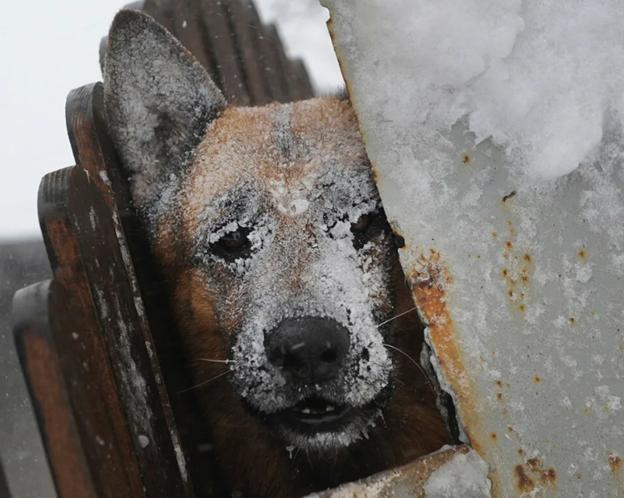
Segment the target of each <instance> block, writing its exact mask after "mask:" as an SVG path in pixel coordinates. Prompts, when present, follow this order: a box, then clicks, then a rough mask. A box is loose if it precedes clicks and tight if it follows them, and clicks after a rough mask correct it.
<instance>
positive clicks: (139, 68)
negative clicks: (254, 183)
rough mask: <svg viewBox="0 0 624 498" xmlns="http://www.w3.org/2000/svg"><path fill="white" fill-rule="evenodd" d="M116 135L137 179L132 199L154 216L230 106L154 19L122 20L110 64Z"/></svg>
mask: <svg viewBox="0 0 624 498" xmlns="http://www.w3.org/2000/svg"><path fill="white" fill-rule="evenodd" d="M104 104H105V108H106V115H107V119H108V127H109V130H110V133H111V136H112V138H113V141H114V143H115V147H116V148H117V151H118V152H119V154H120V156H121V159H122V161H123V162H124V165H125V167H126V168H127V169H128V171H129V173H130V175H131V181H132V196H133V200H134V202H135V204H136V205H137V206H138V207H139V208H140V209H142V210H144V211H147V212H152V213H153V208H154V207H155V206H154V205H155V204H156V203H157V201H158V199H159V198H160V197H162V195H163V190H164V189H166V188H167V187H168V186H169V185H170V184H171V179H172V178H175V177H179V172H180V170H181V169H182V168H183V167H185V166H186V164H187V162H188V161H189V159H190V157H191V156H192V153H193V151H194V149H195V147H196V146H197V145H198V144H199V142H200V141H201V139H202V138H203V136H204V134H205V132H206V128H207V126H208V124H209V123H210V122H211V121H212V120H213V119H214V118H215V117H217V115H218V113H219V111H220V110H221V109H222V108H223V107H224V106H225V99H224V98H223V95H222V94H221V92H220V91H219V89H218V88H217V86H216V85H215V84H214V83H213V82H212V80H211V79H210V76H208V73H207V72H206V71H205V70H204V68H203V67H202V66H201V65H200V64H199V62H197V61H196V60H195V58H194V57H193V56H192V55H191V54H190V52H188V51H187V50H186V49H185V48H184V47H183V46H182V44H181V43H180V42H179V41H178V40H176V39H175V38H174V37H173V35H171V34H170V33H169V32H168V31H167V30H166V29H165V28H164V27H163V26H161V25H160V24H158V23H157V22H156V21H154V19H152V18H151V17H149V16H148V15H146V14H144V13H141V12H139V11H134V10H122V11H121V12H119V13H118V14H117V16H116V17H115V20H114V21H113V25H112V27H111V29H110V33H109V36H108V47H107V50H106V58H105V63H104Z"/></svg>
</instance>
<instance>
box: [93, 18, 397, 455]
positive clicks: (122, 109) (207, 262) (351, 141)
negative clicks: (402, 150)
mask: <svg viewBox="0 0 624 498" xmlns="http://www.w3.org/2000/svg"><path fill="white" fill-rule="evenodd" d="M105 100H106V107H107V113H108V118H109V121H110V127H111V130H112V133H113V138H114V140H115V143H116V146H117V148H118V149H119V151H120V153H121V155H122V158H123V160H124V163H125V165H126V166H127V167H128V168H129V170H130V172H131V173H132V178H131V179H132V187H133V197H134V200H135V203H136V204H137V205H138V207H139V208H140V210H141V211H142V212H143V214H144V215H145V218H146V221H147V223H148V225H149V228H150V233H151V236H152V242H153V246H154V248H155V251H156V253H157V255H158V256H159V258H160V260H161V263H162V265H163V266H164V267H165V269H166V271H167V272H168V275H169V277H170V280H172V287H173V288H174V291H173V300H174V305H175V307H176V311H177V314H178V319H179V322H180V324H181V329H182V330H181V333H182V334H183V336H184V339H185V341H186V345H187V351H188V352H189V355H190V356H191V360H192V359H193V356H195V357H196V358H200V359H201V358H204V359H206V358H209V359H210V358H212V359H215V356H218V358H216V359H218V360H226V361H227V362H228V363H227V365H228V366H230V370H231V375H230V378H229V381H230V383H231V386H232V388H233V390H234V392H235V393H236V394H237V395H238V396H239V397H240V398H241V399H242V400H243V402H244V404H245V405H246V406H247V407H248V408H249V409H250V410H251V412H253V413H254V414H255V415H257V416H259V417H261V418H262V419H263V420H265V421H266V422H267V423H268V424H269V426H270V427H271V428H272V429H273V430H274V431H275V432H276V433H278V434H279V435H280V436H281V437H282V439H284V440H285V441H286V443H287V444H289V445H292V446H296V447H299V448H303V449H307V450H323V449H328V448H337V447H344V446H348V445H350V444H351V443H353V442H355V441H357V440H358V439H360V438H361V437H362V436H365V435H366V433H367V431H368V430H369V428H370V427H371V426H372V425H373V424H374V423H375V421H376V418H377V417H378V415H379V408H380V406H381V404H382V402H383V400H384V398H385V397H386V396H387V394H388V391H389V384H390V377H391V374H392V363H391V361H390V358H389V356H388V354H387V350H386V349H385V347H384V338H383V336H382V333H381V331H380V328H379V327H380V324H382V323H383V322H384V321H385V320H387V319H388V318H389V316H390V314H391V313H392V310H393V306H394V303H392V302H391V298H390V296H391V289H390V288H389V287H390V281H389V278H390V277H389V275H390V273H391V267H392V264H393V262H394V261H395V259H394V258H395V256H394V252H393V249H394V246H393V243H392V235H391V233H390V231H389V229H388V227H387V222H386V221H385V217H384V215H383V212H382V211H381V207H380V202H379V198H378V195H377V191H376V189H375V186H374V184H373V181H372V178H371V173H370V166H369V164H368V161H367V158H366V154H365V151H364V148H363V145H362V143H361V139H360V137H359V134H358V131H357V125H356V122H355V117H354V115H353V112H352V110H351V108H350V106H349V105H348V104H347V103H345V102H340V101H339V100H337V99H333V98H327V99H314V100H309V101H304V102H298V103H295V104H290V105H277V104H276V105H271V106H266V107H262V108H228V107H226V105H225V102H224V100H223V97H222V96H221V94H220V92H219V91H218V89H217V88H216V87H215V86H214V84H213V83H212V81H210V79H209V77H208V76H207V75H206V73H205V72H204V71H203V69H202V68H201V67H200V66H199V65H198V64H197V63H196V62H195V61H194V60H193V59H192V58H191V57H190V55H189V54H188V53H186V52H185V51H184V50H183V49H182V48H181V47H180V46H179V45H178V44H177V42H175V41H174V40H173V39H172V38H171V37H170V35H169V34H168V33H167V32H166V31H165V30H164V29H163V28H161V27H159V26H158V25H156V24H155V23H154V22H153V21H151V19H150V18H148V17H146V16H144V15H142V14H138V13H133V12H124V13H121V14H120V15H118V17H117V18H116V20H115V23H114V25H113V28H112V30H111V36H110V42H109V53H108V58H107V63H106V78H105ZM214 371H215V370H214V366H213V365H203V366H201V367H197V368H196V369H195V371H194V374H195V376H196V380H197V381H198V382H202V381H204V380H206V379H207V378H208V376H209V374H210V373H212V372H214Z"/></svg>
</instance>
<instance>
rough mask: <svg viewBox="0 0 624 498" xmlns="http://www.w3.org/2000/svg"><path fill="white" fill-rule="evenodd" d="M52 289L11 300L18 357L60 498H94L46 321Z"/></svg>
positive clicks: (39, 287) (47, 285) (48, 285)
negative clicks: (12, 302) (12, 301)
mask: <svg viewBox="0 0 624 498" xmlns="http://www.w3.org/2000/svg"><path fill="white" fill-rule="evenodd" d="M53 287H54V286H53V284H52V282H51V281H45V282H40V283H38V284H35V285H32V286H30V287H27V288H25V289H22V290H20V291H19V292H17V294H16V295H15V298H14V305H13V316H14V320H15V340H16V346H17V352H18V355H19V358H20V362H21V364H22V368H23V371H24V373H25V375H26V380H27V384H28V389H29V392H30V396H31V400H32V404H33V407H34V410H35V414H36V416H37V421H38V423H39V427H40V428H41V433H42V436H43V444H44V447H45V451H46V455H47V457H48V461H49V464H50V469H51V471H52V476H53V479H54V483H55V486H56V489H57V492H58V495H59V496H60V497H62V498H95V497H96V496H97V493H96V491H95V488H94V484H93V481H92V476H91V473H90V471H89V467H88V465H87V460H86V458H85V454H84V452H83V449H82V444H81V440H80V436H79V433H78V429H77V424H76V420H75V417H74V412H73V407H72V404H71V399H70V394H69V393H68V390H67V385H66V380H65V378H64V377H63V371H62V368H61V365H60V361H59V358H58V355H57V353H56V347H55V344H54V340H53V338H52V334H51V331H50V323H49V321H48V317H49V307H50V298H51V295H52V293H53V292H52V290H51V289H52V288H53ZM54 288H55V290H56V291H57V292H58V291H59V290H60V289H59V287H58V286H56V287H54ZM103 463H104V464H105V465H106V462H103ZM0 494H1V493H0Z"/></svg>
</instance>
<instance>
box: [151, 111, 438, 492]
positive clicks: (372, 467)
mask: <svg viewBox="0 0 624 498" xmlns="http://www.w3.org/2000/svg"><path fill="white" fill-rule="evenodd" d="M279 109H280V106H278V105H274V106H269V107H265V108H260V109H237V108H229V109H226V110H225V112H224V113H223V114H222V115H221V117H220V118H218V119H217V120H216V121H215V122H214V123H213V124H212V125H211V127H210V129H209V130H208V133H207V135H206V138H205V139H204V141H203V142H202V143H201V144H200V145H199V148H198V150H197V151H196V153H195V161H194V162H193V164H192V166H191V167H190V169H189V171H188V174H187V176H186V180H185V183H184V185H183V187H182V194H181V195H182V198H183V199H184V201H183V202H182V203H181V206H182V207H181V208H180V209H181V212H178V213H175V216H174V215H173V214H172V216H170V217H169V218H167V217H165V219H163V220H162V222H161V224H160V226H159V235H158V237H157V241H156V243H155V251H156V254H157V256H158V258H159V259H160V261H161V264H162V266H163V267H164V270H165V272H166V274H167V276H168V281H169V288H170V295H171V299H172V301H173V303H174V308H175V311H176V316H177V320H178V325H179V331H180V333H181V334H182V338H183V341H184V345H185V349H186V354H187V357H188V361H189V366H190V369H191V372H192V376H193V378H194V380H195V382H196V383H197V384H200V383H202V382H205V381H206V380H208V379H211V378H213V377H215V376H217V375H219V374H221V373H223V372H226V371H227V366H226V365H223V364H213V363H206V362H200V361H195V360H196V359H198V358H213V359H225V358H228V354H229V348H230V347H231V344H232V336H233V334H235V333H236V332H235V331H236V330H237V327H238V326H239V324H240V322H241V320H242V318H243V317H242V316H241V313H243V312H244V310H240V309H236V308H235V307H233V306H230V307H229V308H228V309H227V312H225V313H221V314H220V316H218V315H219V314H218V313H217V310H216V309H215V302H216V301H217V300H218V299H219V298H220V297H223V296H217V295H215V292H216V290H215V289H210V288H209V287H210V286H207V285H206V277H205V275H204V273H203V271H202V270H200V269H197V268H195V267H194V266H193V265H192V264H191V260H192V243H191V242H190V241H192V240H194V237H195V234H196V233H197V231H198V230H200V229H201V227H200V225H199V221H198V220H199V219H200V213H201V210H202V209H203V206H204V204H205V202H206V199H210V198H211V197H213V196H217V195H221V194H223V193H224V192H226V191H227V190H228V189H229V188H231V187H232V186H233V185H235V184H236V183H237V182H239V181H240V175H241V171H243V172H244V173H243V174H245V175H252V176H255V177H259V178H263V179H269V178H271V176H272V175H276V164H279V163H280V162H284V161H290V162H291V163H292V164H291V166H290V167H289V169H288V173H287V174H288V175H290V176H289V178H288V180H287V181H292V182H297V181H298V180H299V177H300V175H301V174H303V173H304V172H305V171H306V169H308V168H310V165H309V157H299V156H297V154H298V152H297V151H293V150H290V151H288V150H286V151H285V150H283V148H282V149H280V147H278V146H276V144H275V142H272V141H269V140H267V137H268V136H270V134H271V133H272V131H271V130H272V129H273V127H274V123H273V117H274V115H275V113H276V112H279ZM319 122H320V123H323V125H322V126H318V123H319ZM290 126H291V130H292V133H293V136H294V137H295V141H299V142H302V143H303V142H305V143H304V144H303V146H302V147H303V148H304V149H305V148H306V147H310V146H311V144H312V145H314V146H315V150H313V151H312V154H331V153H338V152H336V151H337V150H339V154H340V155H343V154H345V150H346V153H351V154H352V155H353V154H355V155H360V156H361V155H362V154H363V148H361V145H358V146H357V147H355V146H353V145H352V144H354V143H356V144H360V141H359V140H360V139H359V135H358V131H357V125H356V121H355V117H354V115H353V112H352V110H351V109H350V107H349V105H348V104H347V103H345V102H341V101H339V100H337V99H323V100H316V101H309V102H302V103H298V104H295V107H294V110H293V112H292V117H291V125H290ZM319 149H320V150H319ZM361 159H362V160H363V161H365V158H361ZM288 223H297V221H296V220H292V221H288ZM305 229H306V227H305V226H300V227H297V230H304V231H305ZM297 252H298V253H301V254H300V255H294V254H293V255H292V257H296V258H298V260H297V264H299V265H305V264H306V258H305V248H297ZM392 261H393V262H392V288H393V289H394V296H393V299H392V301H393V302H394V303H395V306H394V310H392V312H391V313H389V314H390V315H395V314H398V313H401V312H402V311H405V310H407V309H409V308H411V307H412V306H413V304H412V300H411V296H410V292H409V290H408V288H407V286H406V285H405V283H404V277H403V274H402V271H401V268H400V265H399V262H398V257H397V255H396V254H393V255H392ZM213 278H215V279H218V278H219V276H218V275H216V276H215V275H213ZM297 279H298V277H297V271H294V272H293V273H292V278H291V281H290V284H289V285H292V286H293V287H296V286H297ZM267 291H269V292H270V289H267ZM232 302H234V301H232ZM395 329H396V333H395V336H394V337H393V338H392V341H393V344H394V345H395V346H397V347H399V348H401V349H402V350H403V351H405V352H406V353H408V354H409V355H411V357H412V358H414V359H418V358H419V354H420V349H421V344H422V327H421V325H420V323H419V322H418V319H417V318H416V315H415V314H414V313H412V314H410V315H407V316H405V317H403V318H401V319H398V320H397V321H396V324H395ZM392 356H393V358H394V361H395V365H397V368H396V370H397V375H396V378H395V380H394V382H395V384H396V388H395V390H394V392H393V394H392V397H391V399H390V400H389V402H388V404H387V406H386V407H385V409H384V419H385V423H382V424H378V426H377V427H376V428H375V429H374V430H373V431H372V433H371V435H370V438H369V439H367V440H363V441H360V442H358V443H356V444H354V445H352V446H350V447H348V448H345V449H342V450H338V451H335V452H334V453H333V454H331V455H323V456H322V457H320V456H319V455H315V454H302V453H299V454H293V455H292V458H290V457H289V454H288V452H287V451H286V450H285V447H284V446H285V444H284V442H283V441H282V440H281V439H280V438H279V437H278V436H277V435H275V434H274V433H273V432H272V431H271V430H270V429H269V428H268V427H267V426H266V425H265V424H264V423H263V421H262V420H260V418H258V417H257V416H255V415H252V414H251V413H249V412H248V410H247V409H246V408H245V406H244V405H243V403H242V402H241V399H240V397H239V396H238V394H237V393H236V392H235V391H234V389H233V388H232V387H231V385H230V384H229V382H228V376H227V375H225V376H222V377H220V378H218V379H216V380H214V381H212V382H209V383H207V384H206V385H205V386H203V387H201V388H198V389H197V390H196V391H195V394H196V395H197V396H199V398H200V401H201V404H202V407H203V411H204V415H205V416H206V417H207V420H208V422H209V424H210V426H211V427H212V431H213V437H214V442H215V447H216V454H217V459H218V463H219V467H220V470H221V472H222V474H223V475H224V476H225V478H226V481H227V482H228V484H229V487H230V489H232V490H238V491H240V492H242V493H243V495H244V496H249V497H252V496H253V497H296V496H302V495H304V494H306V493H308V492H311V491H316V490H321V489H324V488H327V487H330V486H335V485H337V484H339V483H342V482H345V481H349V480H354V479H357V478H361V477H364V476H366V475H368V474H370V473H373V472H377V471H380V470H382V469H385V468H389V467H393V466H396V465H401V464H405V463H407V462H408V461H410V460H412V459H414V458H417V457H419V456H422V455H424V454H426V453H429V452H432V451H434V450H436V449H438V448H439V447H440V446H442V445H443V444H445V443H448V442H449V441H450V437H449V435H448V433H447V429H446V427H445V424H444V423H443V421H442V420H441V417H440V415H439V413H438V411H437V409H436V406H435V400H434V396H433V394H432V392H431V391H430V389H429V387H428V385H427V383H426V380H425V378H424V377H423V375H422V374H421V372H420V371H419V370H418V369H417V368H416V367H415V366H414V365H413V364H412V363H411V362H410V361H409V360H408V359H407V358H405V357H404V356H403V355H399V354H397V353H395V352H392Z"/></svg>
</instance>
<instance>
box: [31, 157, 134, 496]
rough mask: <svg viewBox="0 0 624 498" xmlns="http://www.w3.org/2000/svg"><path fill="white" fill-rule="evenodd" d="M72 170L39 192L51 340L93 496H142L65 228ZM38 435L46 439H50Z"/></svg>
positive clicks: (75, 247)
mask: <svg viewBox="0 0 624 498" xmlns="http://www.w3.org/2000/svg"><path fill="white" fill-rule="evenodd" d="M75 172H76V168H67V169H65V170H60V171H58V172H55V173H51V174H49V175H47V176H46V177H45V178H44V180H43V181H42V184H41V188H40V192H39V219H40V222H41V225H42V230H43V235H44V240H45V242H46V247H47V249H48V254H49V257H50V262H51V265H52V270H53V274H54V282H55V284H56V288H58V289H59V290H58V291H56V292H55V293H53V294H52V297H51V302H50V306H49V318H48V320H49V324H50V332H51V337H52V341H53V343H54V346H55V348H56V350H57V351H58V352H59V365H60V368H61V372H62V376H63V378H64V380H65V383H66V386H67V391H68V397H69V400H70V404H71V408H72V411H73V413H74V414H80V416H79V417H76V425H77V431H78V433H79V435H80V440H81V445H82V448H83V451H84V455H85V459H86V461H87V464H88V467H89V469H90V472H91V475H92V477H93V483H94V486H95V489H96V496H98V497H99V496H102V497H111V498H112V497H128V498H131V497H141V496H145V495H144V493H143V483H142V481H141V479H140V473H139V467H138V463H137V460H136V457H135V455H134V448H133V445H132V441H131V436H130V434H129V431H128V426H127V421H126V416H125V414H124V411H123V409H122V404H121V400H120V398H119V396H118V393H117V385H116V381H115V375H114V372H113V367H112V365H111V363H110V360H109V357H108V352H107V350H106V346H105V343H104V341H103V340H102V331H101V329H100V326H99V323H98V321H97V317H96V313H95V306H94V302H93V299H92V295H91V292H90V288H89V283H88V280H87V276H86V274H85V269H84V264H83V261H82V255H81V249H80V246H79V242H78V238H79V236H78V235H77V234H76V232H75V230H74V228H73V226H72V222H71V212H70V202H69V195H70V194H69V192H70V189H71V183H72V176H73V175H74V174H75ZM42 429H43V432H44V434H46V435H45V436H44V437H53V436H54V433H48V431H47V430H46V428H45V427H42ZM51 460H55V458H54V457H51ZM52 465H53V466H54V463H52ZM63 498H65V497H63Z"/></svg>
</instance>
